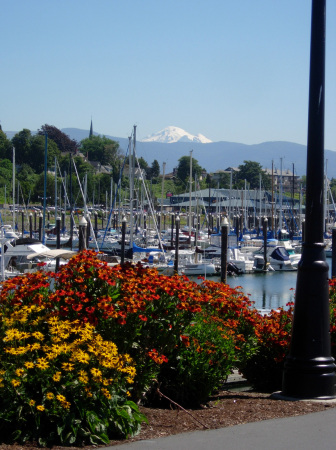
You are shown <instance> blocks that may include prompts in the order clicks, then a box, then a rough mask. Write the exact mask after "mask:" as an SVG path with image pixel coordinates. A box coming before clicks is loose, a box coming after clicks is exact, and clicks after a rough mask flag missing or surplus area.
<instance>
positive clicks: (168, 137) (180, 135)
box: [142, 126, 212, 144]
mask: <svg viewBox="0 0 336 450" xmlns="http://www.w3.org/2000/svg"><path fill="white" fill-rule="evenodd" d="M142 142H161V143H163V144H172V143H174V142H197V143H199V144H209V143H210V142H212V141H210V139H208V138H206V137H205V136H203V135H202V134H197V135H196V136H194V135H192V134H190V133H188V132H187V131H184V130H182V128H178V127H173V126H171V127H166V128H164V129H163V130H161V131H158V132H157V133H154V134H151V135H150V136H147V137H145V138H144V139H142Z"/></svg>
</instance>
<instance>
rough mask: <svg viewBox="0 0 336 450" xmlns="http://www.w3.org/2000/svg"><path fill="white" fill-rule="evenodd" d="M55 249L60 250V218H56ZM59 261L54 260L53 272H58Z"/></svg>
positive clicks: (57, 259)
mask: <svg viewBox="0 0 336 450" xmlns="http://www.w3.org/2000/svg"><path fill="white" fill-rule="evenodd" d="M56 248H61V218H60V217H57V218H56ZM59 263H60V259H59V258H56V267H55V271H56V272H58V269H59Z"/></svg>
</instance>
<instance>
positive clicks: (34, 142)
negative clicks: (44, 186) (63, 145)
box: [24, 135, 61, 173]
mask: <svg viewBox="0 0 336 450" xmlns="http://www.w3.org/2000/svg"><path fill="white" fill-rule="evenodd" d="M47 152H48V154H47V165H48V168H50V167H54V165H55V156H56V158H59V157H60V155H61V152H60V151H59V149H58V147H57V145H56V144H55V142H54V141H53V140H52V139H48V145H47ZM44 159H45V137H44V136H41V135H36V136H33V137H31V139H30V154H29V165H30V166H31V167H32V169H33V170H34V171H35V172H36V173H41V172H43V171H44ZM24 162H26V161H24Z"/></svg>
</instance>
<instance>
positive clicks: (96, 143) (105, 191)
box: [0, 124, 271, 206]
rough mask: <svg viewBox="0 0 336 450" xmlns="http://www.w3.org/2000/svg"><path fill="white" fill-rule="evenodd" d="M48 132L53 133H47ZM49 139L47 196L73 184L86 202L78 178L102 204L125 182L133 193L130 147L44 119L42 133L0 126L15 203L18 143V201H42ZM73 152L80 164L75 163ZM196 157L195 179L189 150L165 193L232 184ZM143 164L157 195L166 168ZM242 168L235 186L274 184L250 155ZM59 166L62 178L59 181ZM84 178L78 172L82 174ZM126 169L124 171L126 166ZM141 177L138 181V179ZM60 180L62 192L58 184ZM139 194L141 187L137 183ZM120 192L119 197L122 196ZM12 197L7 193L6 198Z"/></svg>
mask: <svg viewBox="0 0 336 450" xmlns="http://www.w3.org/2000/svg"><path fill="white" fill-rule="evenodd" d="M46 136H47V138H46ZM46 144H47V168H48V173H47V197H48V198H47V202H48V203H49V204H53V203H54V199H55V197H58V199H59V201H58V204H60V203H61V202H62V199H63V198H64V197H65V192H67V195H68V196H69V192H70V191H69V187H70V184H71V192H72V198H73V202H75V204H76V205H78V206H82V204H83V200H82V197H81V194H80V185H79V182H78V178H79V179H80V182H81V184H82V185H84V178H85V186H86V191H87V198H88V202H89V203H93V204H102V205H104V204H105V203H107V198H108V203H109V204H110V203H111V191H112V198H114V193H115V189H116V185H117V184H118V183H119V184H120V192H121V193H120V196H121V197H124V198H127V197H129V193H127V189H128V187H129V186H128V161H129V158H128V156H127V158H125V156H126V155H125V152H124V151H123V150H122V149H121V148H120V146H119V142H117V141H114V140H112V139H109V138H107V137H105V136H93V135H92V136H90V137H88V138H86V139H83V140H82V141H80V142H77V141H75V140H74V139H71V138H70V137H69V136H68V135H66V134H65V133H63V132H62V131H61V130H59V129H58V128H56V127H55V126H51V125H47V124H45V125H43V126H42V127H41V129H39V130H38V132H37V133H36V134H34V135H33V134H32V133H31V131H30V130H28V129H23V130H22V131H20V132H18V133H16V134H15V136H14V137H13V138H12V139H8V138H7V136H6V134H5V133H4V132H3V131H2V130H1V129H0V203H4V202H5V201H6V202H7V203H11V202H12V200H9V198H10V197H11V196H12V177H13V165H12V162H13V148H15V173H16V189H15V192H17V194H16V198H17V202H18V203H24V204H32V203H35V204H36V203H39V202H42V199H43V195H44V165H45V147H46ZM71 158H72V159H73V161H74V164H75V167H74V166H73V165H72V164H70V161H71ZM191 162H192V180H190V157H189V156H183V157H181V158H180V159H179V160H178V161H177V166H176V169H174V172H173V175H172V174H170V176H167V178H166V179H165V186H164V188H165V193H167V192H172V193H173V194H175V195H176V194H179V193H182V192H188V191H189V189H190V183H191V185H192V189H193V190H194V189H195V186H196V189H206V188H229V187H230V183H231V180H230V174H229V173H227V172H226V173H225V172H224V171H223V172H222V173H216V174H209V173H207V171H206V169H205V168H202V167H201V166H200V165H199V164H198V161H197V160H196V159H194V158H192V159H191ZM138 165H139V167H140V168H141V169H142V171H143V175H144V178H145V179H146V180H147V183H148V191H149V192H150V194H151V196H152V198H153V199H155V197H161V195H162V187H161V181H162V178H161V177H160V172H161V168H160V165H159V163H158V161H157V160H154V161H153V162H152V163H148V162H147V161H146V160H145V159H144V158H143V157H140V158H139V159H138V161H137V163H136V166H138ZM123 168H126V176H121V174H122V169H123ZM238 169H239V170H238V171H234V172H233V177H232V187H233V188H234V189H242V188H244V185H245V183H247V185H248V188H249V189H258V188H259V184H260V177H261V181H262V187H263V188H265V189H269V188H270V185H271V182H270V177H269V176H267V175H266V174H265V172H264V171H263V169H262V166H261V165H260V164H259V163H257V162H255V161H244V163H243V164H241V165H240V166H238ZM55 170H56V174H57V183H55ZM76 172H77V174H78V178H77V174H76ZM123 173H124V172H123ZM70 174H71V180H70ZM137 182H139V181H136V183H137ZM56 186H57V192H55V188H56ZM135 189H136V190H137V192H138V195H140V194H139V191H140V187H139V186H135ZM120 196H119V199H120ZM5 197H6V198H5Z"/></svg>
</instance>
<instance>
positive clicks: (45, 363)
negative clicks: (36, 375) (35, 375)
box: [36, 358, 49, 370]
mask: <svg viewBox="0 0 336 450" xmlns="http://www.w3.org/2000/svg"><path fill="white" fill-rule="evenodd" d="M36 366H37V367H38V368H39V369H41V370H45V369H47V368H48V367H49V363H48V361H46V359H45V358H39V359H38V360H37V363H36Z"/></svg>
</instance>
